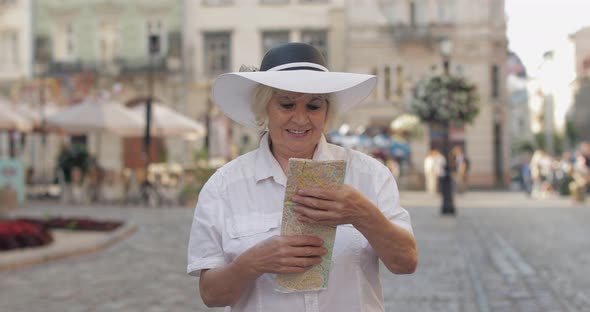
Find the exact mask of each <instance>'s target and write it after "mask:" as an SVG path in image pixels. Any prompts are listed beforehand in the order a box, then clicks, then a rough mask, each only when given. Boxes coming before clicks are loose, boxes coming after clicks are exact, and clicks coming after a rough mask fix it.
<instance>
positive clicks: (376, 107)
mask: <svg viewBox="0 0 590 312" xmlns="http://www.w3.org/2000/svg"><path fill="white" fill-rule="evenodd" d="M353 2H354V5H352V6H350V7H348V9H347V19H348V20H349V26H348V27H347V28H348V31H349V32H348V36H347V40H348V42H347V43H346V44H345V46H346V47H348V49H347V51H349V53H348V55H347V61H346V64H347V70H351V71H357V72H369V73H371V72H372V73H374V74H376V75H377V76H378V77H379V83H378V86H377V90H376V92H375V94H374V95H373V97H372V98H370V99H368V103H367V105H365V106H363V107H362V108H361V109H359V110H358V111H357V112H355V113H353V114H350V116H354V118H352V117H349V118H348V119H347V120H345V122H347V123H350V124H358V125H363V124H364V125H371V124H376V125H379V124H381V125H387V124H388V121H390V120H392V119H393V118H395V117H396V116H397V115H399V114H401V113H403V112H405V111H407V110H408V104H409V100H410V98H411V96H412V88H413V86H414V84H415V83H416V82H417V81H419V80H421V79H424V78H426V77H428V76H430V75H432V74H433V73H441V72H442V71H443V66H444V62H445V60H446V61H447V62H448V63H447V65H448V68H449V71H450V73H451V74H453V75H461V76H464V77H466V78H467V79H468V80H469V81H471V82H473V83H475V84H476V86H477V88H478V91H479V95H480V108H481V110H480V114H479V116H478V117H477V119H476V120H475V122H474V123H473V124H471V125H467V126H465V127H464V129H461V128H458V129H451V141H452V142H453V144H458V145H463V146H464V148H465V150H466V154H467V156H468V157H469V158H470V160H471V173H470V183H471V184H473V185H477V186H493V185H498V184H502V183H503V182H504V180H505V179H506V172H507V163H506V160H507V157H508V149H507V148H506V147H507V146H509V142H508V131H507V127H505V126H503V125H504V124H505V121H506V103H507V100H506V99H507V95H506V92H505V66H506V62H507V39H506V26H505V25H506V23H505V19H504V1H502V0H487V1H477V2H474V1H466V0H465V1H463V0H447V1H426V0H424V1H419V0H415V1H411V0H406V1H368V0H367V1H363V0H357V1H353ZM484 8H485V9H484ZM361 13H362V14H361ZM443 42H445V44H446V45H447V46H448V45H449V44H452V49H448V47H447V50H450V51H441V48H442V46H441V43H443ZM445 52H446V53H449V54H448V55H443V53H445ZM353 128H354V126H353ZM426 133H430V134H431V135H430V136H429V135H426V136H425V137H424V139H423V140H421V141H420V140H418V141H414V142H413V144H412V157H413V159H412V162H413V163H414V165H415V166H416V167H417V168H420V167H421V164H422V160H423V159H424V156H425V155H426V153H427V150H428V148H429V147H430V146H431V145H432V143H433V142H435V141H436V138H435V137H434V136H435V135H436V134H437V132H436V131H432V130H431V131H426ZM418 165H419V166H418Z"/></svg>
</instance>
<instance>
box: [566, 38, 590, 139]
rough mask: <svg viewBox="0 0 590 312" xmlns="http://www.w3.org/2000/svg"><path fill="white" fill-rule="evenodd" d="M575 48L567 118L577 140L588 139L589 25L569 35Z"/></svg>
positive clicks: (589, 132) (589, 89) (589, 88)
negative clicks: (574, 71) (572, 100)
mask: <svg viewBox="0 0 590 312" xmlns="http://www.w3.org/2000/svg"><path fill="white" fill-rule="evenodd" d="M570 39H571V40H572V42H573V44H574V50H575V64H576V65H575V66H576V78H575V83H574V86H573V87H574V104H573V106H572V108H571V110H570V111H569V120H570V121H571V123H572V127H573V129H574V132H575V137H576V138H577V139H578V140H585V141H590V125H589V124H588V120H590V27H585V28H582V29H580V30H579V31H577V32H576V33H574V34H572V35H571V36H570Z"/></svg>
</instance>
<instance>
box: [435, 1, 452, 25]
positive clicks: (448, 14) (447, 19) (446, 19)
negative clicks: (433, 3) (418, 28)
mask: <svg viewBox="0 0 590 312" xmlns="http://www.w3.org/2000/svg"><path fill="white" fill-rule="evenodd" d="M438 20H439V22H441V23H452V22H453V21H454V20H455V0H439V1H438Z"/></svg>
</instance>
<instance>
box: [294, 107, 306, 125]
mask: <svg viewBox="0 0 590 312" xmlns="http://www.w3.org/2000/svg"><path fill="white" fill-rule="evenodd" d="M292 119H293V121H294V122H296V123H297V124H306V123H307V122H308V121H309V117H308V116H307V112H306V111H305V109H297V110H296V111H295V113H294V115H293V118H292Z"/></svg>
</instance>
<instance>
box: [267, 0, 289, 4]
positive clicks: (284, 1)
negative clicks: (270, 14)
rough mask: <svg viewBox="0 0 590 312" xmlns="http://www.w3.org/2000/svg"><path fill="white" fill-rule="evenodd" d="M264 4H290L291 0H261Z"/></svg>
mask: <svg viewBox="0 0 590 312" xmlns="http://www.w3.org/2000/svg"><path fill="white" fill-rule="evenodd" d="M260 3H262V4H288V3H289V0H260Z"/></svg>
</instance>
